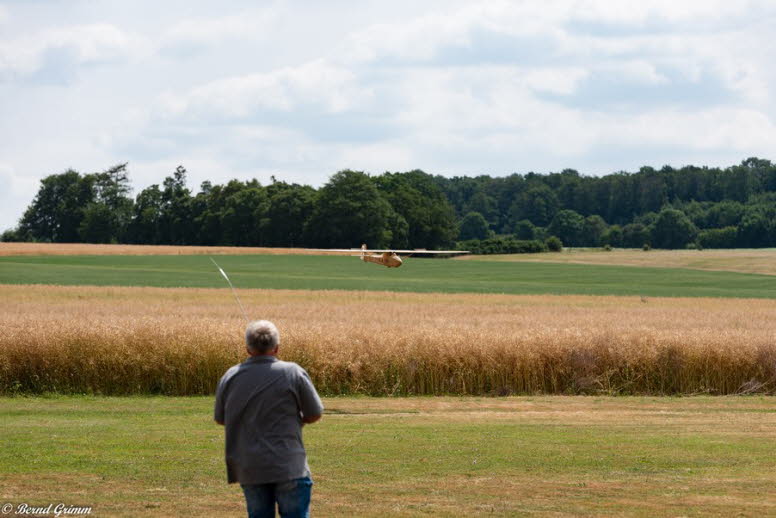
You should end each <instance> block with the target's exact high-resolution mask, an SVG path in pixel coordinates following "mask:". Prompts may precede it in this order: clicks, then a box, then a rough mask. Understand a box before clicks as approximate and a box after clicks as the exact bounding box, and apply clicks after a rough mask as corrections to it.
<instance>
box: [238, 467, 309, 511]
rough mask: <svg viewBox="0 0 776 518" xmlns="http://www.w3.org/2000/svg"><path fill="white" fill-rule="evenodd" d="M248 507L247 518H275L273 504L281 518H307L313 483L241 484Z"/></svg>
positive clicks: (290, 481) (304, 478) (305, 480)
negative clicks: (276, 506) (276, 505)
mask: <svg viewBox="0 0 776 518" xmlns="http://www.w3.org/2000/svg"><path fill="white" fill-rule="evenodd" d="M241 486H242V489H243V493H245V503H246V504H247V505H248V518H275V502H277V504H278V511H279V512H280V516H281V517H283V518H308V517H309V516H310V496H311V494H312V491H313V481H312V479H311V478H310V477H303V478H297V479H294V480H289V481H288V482H277V483H275V484H256V485H243V484H241Z"/></svg>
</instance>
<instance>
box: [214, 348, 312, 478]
mask: <svg viewBox="0 0 776 518" xmlns="http://www.w3.org/2000/svg"><path fill="white" fill-rule="evenodd" d="M322 413H323V404H322V403H321V399H320V398H319V397H318V393H317V392H316V391H315V387H314V386H313V383H312V381H311V380H310V376H309V375H308V374H307V372H305V370H304V369H303V368H301V367H300V366H299V365H297V364H295V363H292V362H284V361H280V360H278V359H277V358H275V357H274V356H251V357H250V358H248V359H247V360H245V361H244V362H243V363H240V364H238V365H235V366H234V367H232V368H230V369H229V370H228V371H226V373H225V374H224V375H223V377H221V381H219V382H218V387H217V388H216V405H215V416H214V417H215V419H216V421H218V422H223V423H224V425H225V427H226V473H227V480H228V481H229V483H233V482H239V483H241V484H269V483H273V482H285V481H288V480H293V479H296V478H302V477H306V476H310V468H309V467H308V466H307V455H306V453H305V451H304V444H303V443H302V416H305V417H313V416H319V415H321V414H322Z"/></svg>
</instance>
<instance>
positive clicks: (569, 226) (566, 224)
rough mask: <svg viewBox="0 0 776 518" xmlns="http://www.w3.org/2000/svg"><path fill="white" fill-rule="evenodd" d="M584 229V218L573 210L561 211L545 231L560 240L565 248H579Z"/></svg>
mask: <svg viewBox="0 0 776 518" xmlns="http://www.w3.org/2000/svg"><path fill="white" fill-rule="evenodd" d="M584 229H585V218H583V217H582V216H581V215H580V214H578V213H577V212H576V211H573V210H562V211H560V212H558V213H557V214H555V217H554V218H552V222H551V223H550V226H549V227H548V228H547V231H548V232H549V233H550V234H551V235H553V236H557V237H558V238H560V240H561V241H562V242H563V243H564V244H565V245H566V246H580V244H582V237H583V232H584Z"/></svg>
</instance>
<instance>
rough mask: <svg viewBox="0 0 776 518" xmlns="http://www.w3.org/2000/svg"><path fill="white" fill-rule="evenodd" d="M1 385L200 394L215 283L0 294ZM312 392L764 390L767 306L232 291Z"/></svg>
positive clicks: (235, 339) (210, 365) (231, 313)
mask: <svg viewBox="0 0 776 518" xmlns="http://www.w3.org/2000/svg"><path fill="white" fill-rule="evenodd" d="M0 293H2V295H3V296H2V297H0V392H3V393H41V392H46V391H56V392H62V393H74V392H75V393H103V394H148V393H159V394H170V395H189V394H210V393H212V392H213V390H214V387H215V383H216V381H217V380H218V378H219V377H220V375H221V374H222V373H223V372H224V370H225V369H226V368H227V367H229V366H230V365H232V364H234V363H237V362H238V361H239V360H241V359H242V358H243V357H244V354H245V353H244V345H243V338H242V336H243V329H244V325H245V322H244V321H243V320H242V318H241V317H240V315H239V309H238V308H237V306H236V304H235V302H234V300H233V299H232V295H231V293H230V292H229V290H228V289H159V288H131V287H54V286H16V285H2V286H0ZM240 294H241V297H242V299H243V303H244V304H245V307H246V310H247V311H248V314H249V315H250V316H251V317H252V318H266V319H270V320H273V321H275V322H276V323H277V324H278V326H279V328H280V330H281V334H282V337H283V338H282V340H283V345H282V350H281V356H282V358H284V359H288V360H291V361H296V362H298V363H300V364H301V365H303V366H304V367H305V368H306V369H308V371H309V372H310V375H311V376H312V378H313V380H314V381H315V383H316V386H318V387H319V389H320V390H321V391H322V392H323V393H325V394H330V395H332V394H335V395H336V394H368V395H407V394H410V395H412V394H434V395H438V394H460V395H482V394H485V395H504V394H539V393H544V394H579V393H584V394H696V393H710V394H735V393H774V392H775V391H776V319H774V318H773V316H774V314H776V301H774V300H767V299H691V298H649V299H644V301H642V300H641V299H639V298H638V297H597V296H593V297H591V296H549V295H543V296H535V295H534V296H514V295H475V294H446V295H440V294H416V293H388V292H365V291H361V292H343V291H301V290H299V291H283V290H277V291H273V290H240Z"/></svg>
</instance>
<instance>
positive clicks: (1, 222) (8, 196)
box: [0, 163, 38, 232]
mask: <svg viewBox="0 0 776 518" xmlns="http://www.w3.org/2000/svg"><path fill="white" fill-rule="evenodd" d="M0 185H2V186H3V188H2V189H0V232H2V231H3V230H7V229H10V228H13V227H15V226H16V224H17V222H18V220H19V218H21V216H22V211H23V210H24V208H25V207H26V206H27V204H29V203H30V202H31V201H32V198H33V196H35V193H36V192H37V188H38V180H37V179H36V178H31V177H29V176H25V175H23V174H21V173H19V172H16V171H15V170H14V168H13V167H12V166H11V165H9V164H2V163H0Z"/></svg>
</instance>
